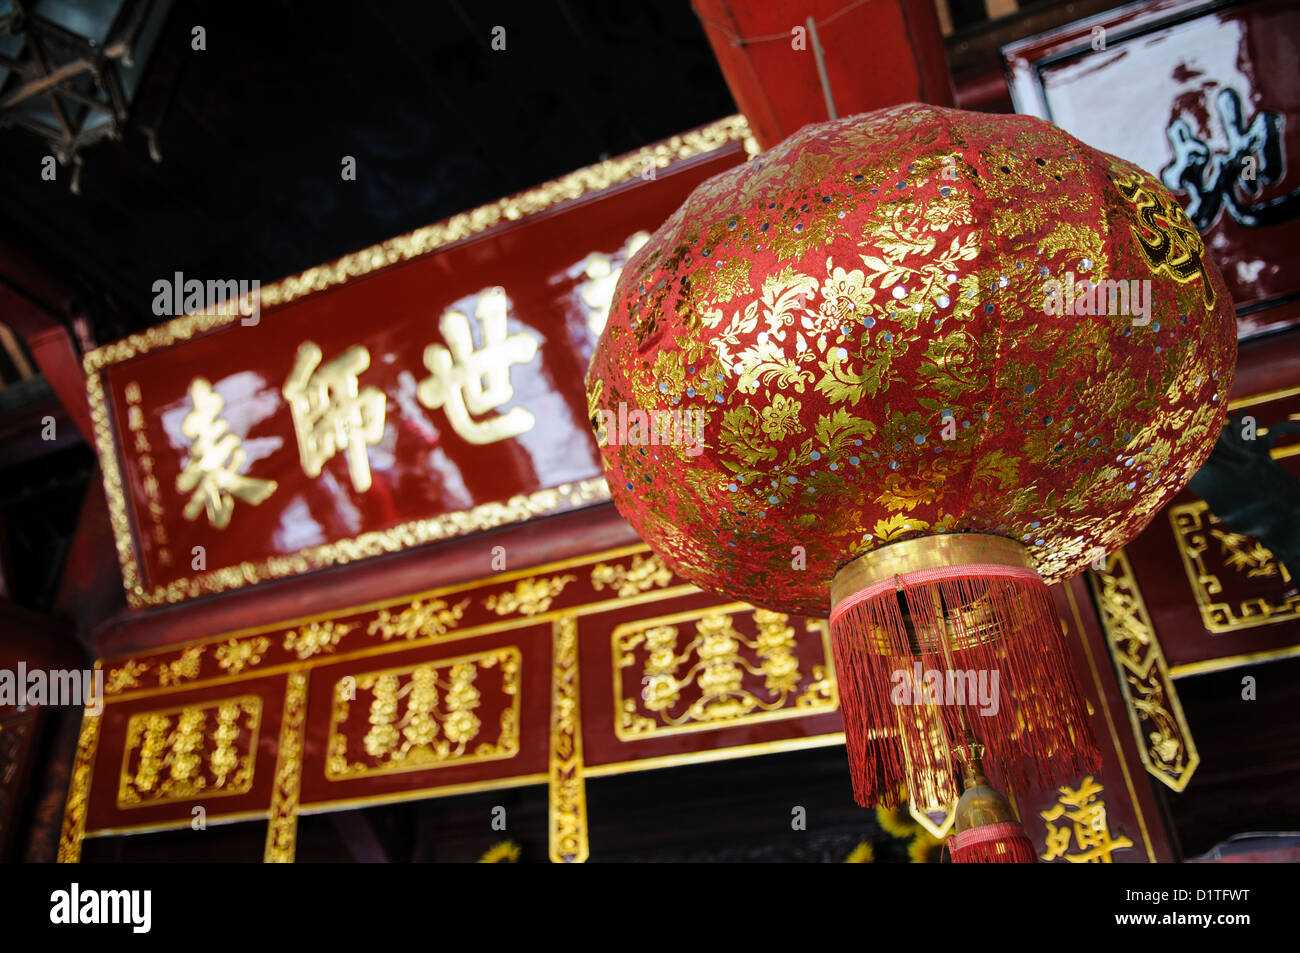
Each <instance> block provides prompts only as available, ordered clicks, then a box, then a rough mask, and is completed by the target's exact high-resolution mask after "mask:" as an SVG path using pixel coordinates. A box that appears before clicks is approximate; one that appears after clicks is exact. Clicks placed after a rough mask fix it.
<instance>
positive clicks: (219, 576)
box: [82, 114, 758, 609]
mask: <svg viewBox="0 0 1300 953" xmlns="http://www.w3.org/2000/svg"><path fill="white" fill-rule="evenodd" d="M732 142H741V143H743V145H744V149H745V152H746V154H747V155H748V156H750V157H752V156H754V155H756V154H757V152H758V146H757V143H756V142H755V141H754V137H753V135H752V134H751V132H750V128H749V123H748V122H747V121H746V119H745V117H744V116H743V115H740V114H736V115H734V116H729V117H727V118H725V119H720V120H718V121H716V122H713V123H710V124H708V125H706V126H701V127H700V128H698V129H694V130H690V131H688V132H685V133H682V134H680V135H676V136H673V137H671V138H669V139H667V140H664V141H662V142H659V143H655V144H653V145H649V146H645V147H644V148H641V149H638V150H636V151H635V152H629V153H627V154H625V155H622V156H618V157H616V158H613V159H607V160H605V161H604V162H599V163H596V164H595V165H590V166H586V167H585V168H582V169H578V170H577V171H574V172H571V173H569V174H568V175H565V176H561V177H560V178H558V179H552V180H551V181H549V182H545V183H543V184H541V185H539V186H536V187H535V188H532V189H529V190H527V191H524V192H520V193H518V194H516V195H512V196H507V197H506V198H503V199H499V200H497V201H495V202H490V203H488V204H487V205H482V206H479V207H478V208H475V209H471V210H469V211H467V212H462V213H460V214H459V215H453V216H452V217H451V218H449V219H445V220H444V221H441V222H438V223H436V224H433V225H427V226H425V227H423V228H418V229H416V230H415V231H412V232H408V233H407V234H405V235H399V236H397V237H395V238H390V239H388V240H387V241H384V242H381V243H379V244H377V245H372V246H370V247H369V248H364V249H362V250H360V251H356V252H353V253H352V254H350V255H345V256H343V257H342V258H339V259H337V260H335V261H333V262H330V263H328V264H325V265H318V266H316V267H314V268H309V269H307V270H306V271H304V272H301V273H300V274H297V275H293V276H291V277H288V278H284V279H282V280H280V281H277V282H275V283H273V284H270V285H267V286H266V287H264V288H261V289H260V291H259V301H260V302H261V303H262V304H264V305H266V306H268V307H270V308H276V307H279V306H281V305H285V304H288V303H290V302H291V301H294V300H296V299H298V298H302V297H306V296H308V295H311V294H315V293H317V292H320V291H324V290H326V289H328V288H332V287H335V286H338V285H342V284H346V283H347V282H349V281H351V280H353V279H355V278H359V277H362V276H365V275H368V274H370V273H372V272H374V271H378V270H380V269H382V268H387V267H389V266H391V265H396V264H399V263H401V262H404V261H409V260H411V259H414V258H419V257H421V256H423V255H427V254H429V253H431V252H434V251H437V250H439V249H441V248H445V247H447V246H450V245H453V244H455V243H457V242H461V241H465V240H467V239H471V238H473V237H475V236H478V235H480V234H482V233H484V232H486V231H488V230H490V229H492V228H495V227H497V226H499V225H504V224H510V223H514V222H519V221H522V220H524V219H526V218H528V217H530V216H532V215H537V214H540V213H543V212H548V211H550V210H551V209H553V208H555V207H557V206H560V205H563V204H565V203H567V202H574V201H577V200H580V199H584V198H586V197H588V196H590V195H592V194H594V193H597V192H602V191H604V190H606V189H609V188H612V187H614V186H616V185H621V184H624V183H627V182H631V181H634V180H636V179H638V178H639V177H640V175H641V173H642V172H643V171H644V170H645V169H646V168H647V167H651V168H659V169H665V168H668V167H670V166H672V165H674V164H675V163H678V162H683V161H686V160H690V159H694V158H697V157H700V156H704V155H708V154H709V153H711V152H716V151H717V150H719V149H721V148H723V147H725V146H726V145H727V144H728V143H732ZM647 163H649V164H650V165H649V166H647ZM239 317H240V313H239V310H238V309H237V308H227V309H225V310H224V312H217V311H210V312H204V313H193V314H186V315H181V316H179V317H177V318H174V319H172V320H171V321H168V322H165V323H164V324H160V325H158V326H156V327H153V328H149V329H148V330H146V331H143V332H140V333H138V334H132V335H130V336H129V337H126V338H124V339H122V340H120V341H115V342H113V343H111V344H105V345H103V346H101V347H97V348H95V349H94V350H92V351H89V352H87V353H86V354H85V356H84V357H83V359H82V367H83V369H84V370H85V373H86V397H87V400H88V402H89V404H90V416H91V422H92V424H93V427H94V431H95V449H96V451H97V453H98V456H99V461H100V469H101V470H102V471H103V480H104V493H105V495H106V496H107V498H108V510H109V522H110V524H111V525H112V528H113V538H114V541H115V543H116V546H117V556H118V561H119V562H120V563H121V566H122V586H123V589H125V591H126V599H127V603H128V604H129V605H130V606H131V607H132V608H137V609H138V608H142V607H146V606H157V605H166V604H170V603H176V602H183V601H185V600H187V599H193V598H196V597H198V596H201V595H206V594H211V593H217V592H226V591H229V590H231V589H238V588H241V587H243V586H246V585H251V584H255V583H258V582H265V581H267V580H270V579H278V578H282V577H285V576H291V575H299V574H302V573H305V572H311V571H313V570H317V569H324V568H327V567H329V566H333V565H338V564H340V563H344V562H353V561H355V560H358V559H364V558H369V557H372V556H378V555H381V554H383V553H391V552H399V551H402V550H406V549H410V548H413V547H415V546H420V545H423V544H425V543H430V542H436V541H439V540H444V539H451V538H454V537H458V536H465V535H468V534H470V533H475V532H479V531H482V530H486V529H492V528H495V527H498V526H506V525H512V524H516V523H521V522H526V521H528V520H531V519H536V518H537V517H540V516H546V515H549V514H552V513H556V512H560V511H562V510H568V509H580V508H582V507H583V506H587V505H591V504H594V503H600V502H604V501H605V500H608V499H609V498H610V496H609V487H608V485H607V484H606V483H605V480H604V478H603V477H596V478H594V479H590V480H583V481H579V482H576V483H565V484H561V485H559V486H556V487H549V488H546V489H541V490H537V491H535V492H533V493H530V494H521V495H516V496H514V497H511V498H510V499H509V500H508V501H504V502H492V503H484V504H481V505H479V506H475V507H473V508H471V509H468V510H461V511H458V512H452V513H443V514H440V515H439V516H435V517H431V518H428V519H421V520H413V521H410V522H407V523H403V524H401V525H398V526H394V527H392V528H390V529H387V530H380V531H375V532H369V533H362V534H361V535H359V536H354V537H351V538H347V539H340V540H336V541H334V542H332V543H327V544H324V545H321V546H314V547H311V548H309V549H304V550H299V551H298V552H296V553H294V554H292V555H290V556H276V557H268V558H267V559H264V560H262V561H261V562H258V563H250V562H243V563H239V564H237V565H233V566H223V567H220V568H218V569H211V570H207V571H205V572H202V573H200V574H198V575H196V576H186V577H181V578H179V579H177V580H174V581H173V582H170V583H167V584H166V585H155V586H154V587H153V588H152V589H148V590H146V589H145V587H144V582H143V576H142V572H141V567H140V564H139V562H138V561H137V553H136V546H135V539H134V536H133V534H132V531H131V523H130V519H129V517H128V516H127V498H126V492H125V489H124V487H123V482H122V471H121V465H120V461H119V459H118V454H117V445H116V443H115V441H114V439H113V426H112V424H111V422H110V419H109V417H110V410H111V407H110V405H109V404H108V402H107V401H106V399H105V395H104V385H103V378H102V371H103V370H104V369H105V368H107V367H110V366H112V365H114V364H120V363H122V362H124V361H128V360H130V359H132V358H135V357H138V356H140V355H142V354H146V353H148V352H150V351H153V350H157V349H159V348H164V347H169V346H171V345H173V344H177V343H179V342H182V341H187V340H189V339H190V338H193V337H195V336H196V335H199V334H203V333H205V332H208V331H213V330H216V329H219V328H222V327H225V326H227V325H230V324H233V323H234V321H235V320H236V319H237V318H239ZM566 504H570V505H566Z"/></svg>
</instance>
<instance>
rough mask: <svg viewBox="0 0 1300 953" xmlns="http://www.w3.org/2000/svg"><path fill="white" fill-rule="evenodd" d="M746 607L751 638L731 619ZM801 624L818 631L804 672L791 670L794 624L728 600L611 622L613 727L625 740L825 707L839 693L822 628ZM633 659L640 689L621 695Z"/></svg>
mask: <svg viewBox="0 0 1300 953" xmlns="http://www.w3.org/2000/svg"><path fill="white" fill-rule="evenodd" d="M746 612H747V613H748V614H749V615H750V618H751V620H752V622H753V624H754V626H755V627H756V629H757V634H756V635H755V636H754V637H753V638H748V637H746V636H744V635H742V634H741V633H740V632H739V631H738V630H737V629H736V627H735V625H734V624H733V616H737V615H740V614H742V613H746ZM690 623H694V625H693V627H692V628H691V629H690V630H689V631H683V630H684V629H686V626H687V625H688V624H690ZM806 631H807V632H808V633H810V634H812V635H813V637H814V638H819V645H820V649H821V657H822V659H823V661H822V662H821V663H819V664H816V665H814V666H813V669H812V676H811V678H810V679H805V677H804V676H803V675H802V673H801V672H800V670H799V660H798V653H797V642H798V637H797V636H796V633H795V629H794V626H792V625H791V624H790V620H789V617H788V616H786V615H783V614H781V613H779V612H769V611H768V610H766V609H752V608H750V607H748V606H744V605H733V606H723V607H718V608H715V609H709V610H703V611H696V612H688V613H682V614H679V615H675V616H668V617H664V618H661V619H649V620H644V621H640V622H635V623H629V624H626V625H621V626H618V627H617V628H616V629H615V630H614V632H613V634H612V636H611V638H612V640H613V652H614V666H615V669H614V703H615V713H616V721H615V733H616V734H617V735H618V737H619V738H620V739H621V740H624V741H628V740H634V739H637V738H645V737H650V736H652V735H658V734H663V733H666V732H671V731H689V730H702V729H708V728H718V727H722V726H724V725H734V724H738V723H745V722H750V721H755V720H763V719H766V718H772V717H789V716H792V715H807V714H811V713H813V712H818V711H833V710H834V709H835V707H836V706H837V705H838V703H839V699H838V693H837V690H836V685H835V677H834V674H833V668H832V665H831V654H830V645H829V631H828V629H827V626H826V624H825V623H824V622H818V621H809V622H808V623H807V627H806ZM638 664H639V665H640V674H639V684H640V685H641V691H640V694H639V696H632V697H624V673H623V670H624V669H629V668H635V667H636V666H637V665H638ZM801 684H802V685H803V686H804V687H803V690H802V691H801V692H798V689H799V686H800V685H801ZM796 692H798V694H796Z"/></svg>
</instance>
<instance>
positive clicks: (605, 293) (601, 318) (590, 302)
mask: <svg viewBox="0 0 1300 953" xmlns="http://www.w3.org/2000/svg"><path fill="white" fill-rule="evenodd" d="M649 240H650V233H649V232H635V233H633V234H632V235H630V236H629V237H628V240H627V241H626V242H624V243H623V249H622V251H621V252H619V253H618V254H617V255H615V260H613V261H611V260H610V258H609V256H607V255H602V254H600V253H599V252H595V253H593V254H592V255H590V256H588V258H587V268H586V276H587V280H586V281H585V282H583V283H582V284H581V285H579V286H578V293H579V294H580V295H581V296H582V303H583V304H585V305H586V306H587V326H588V327H589V328H590V329H591V334H592V337H600V333H601V332H602V331H604V330H605V322H606V320H607V319H608V317H609V307H610V304H611V303H612V302H613V300H614V287H615V286H616V285H617V284H618V279H619V278H620V277H621V276H622V274H623V265H624V264H625V263H626V262H627V260H628V259H629V258H631V257H632V256H633V255H634V254H635V253H636V251H637V249H639V248H640V247H641V246H642V245H644V244H645V243H646V242H648V241H649Z"/></svg>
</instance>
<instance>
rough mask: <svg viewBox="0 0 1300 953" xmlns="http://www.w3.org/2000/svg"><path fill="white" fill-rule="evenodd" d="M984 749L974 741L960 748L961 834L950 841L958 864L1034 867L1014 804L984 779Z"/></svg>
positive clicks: (1030, 846)
mask: <svg viewBox="0 0 1300 953" xmlns="http://www.w3.org/2000/svg"><path fill="white" fill-rule="evenodd" d="M984 751H985V749H984V746H983V745H981V744H979V743H978V742H976V741H975V740H974V739H973V738H969V737H968V738H967V740H966V744H965V745H963V746H961V747H959V748H958V749H957V757H958V758H960V759H961V762H962V786H963V787H964V788H965V790H964V791H963V792H962V796H961V800H959V801H958V802H957V810H956V812H955V814H956V820H957V833H956V834H954V835H953V836H952V837H950V838H948V852H949V853H950V854H951V855H952V862H953V863H954V864H1034V863H1037V862H1038V858H1037V857H1036V856H1035V855H1034V844H1033V841H1031V840H1030V839H1029V835H1028V834H1026V833H1025V829H1024V827H1022V826H1021V824H1020V820H1019V819H1018V818H1017V817H1016V813H1015V811H1014V810H1012V807H1011V802H1010V801H1008V800H1007V799H1006V798H1005V797H1003V795H1002V794H1001V793H999V792H998V791H995V790H994V789H993V788H992V787H990V786H989V781H988V778H986V777H985V776H984V762H983V759H984Z"/></svg>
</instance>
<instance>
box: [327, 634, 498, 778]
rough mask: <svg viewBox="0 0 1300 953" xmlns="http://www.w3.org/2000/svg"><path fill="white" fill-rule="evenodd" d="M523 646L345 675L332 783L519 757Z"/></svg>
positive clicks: (337, 707) (337, 703)
mask: <svg viewBox="0 0 1300 953" xmlns="http://www.w3.org/2000/svg"><path fill="white" fill-rule="evenodd" d="M519 674H520V652H519V649H518V648H515V647H514V646H510V647H507V648H500V649H492V650H490V651H487V652H479V653H476V654H474V655H462V656H459V657H458V658H452V659H438V660H437V661H434V662H426V663H424V664H422V665H413V666H408V667H406V668H392V669H385V670H384V671H379V672H367V673H365V674H362V675H356V676H346V677H344V678H341V679H339V681H338V682H337V683H336V684H335V686H334V700H333V705H332V710H331V713H330V729H329V751H328V757H327V758H326V762H325V776H326V777H327V778H328V779H329V780H331V781H339V780H343V779H345V778H356V777H364V776H368V775H374V774H388V773H391V772H395V771H422V770H427V769H431V768H445V767H447V766H449V765H454V764H469V763H472V762H476V761H494V760H498V759H501V758H513V757H514V756H515V755H516V754H518V752H519Z"/></svg>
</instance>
